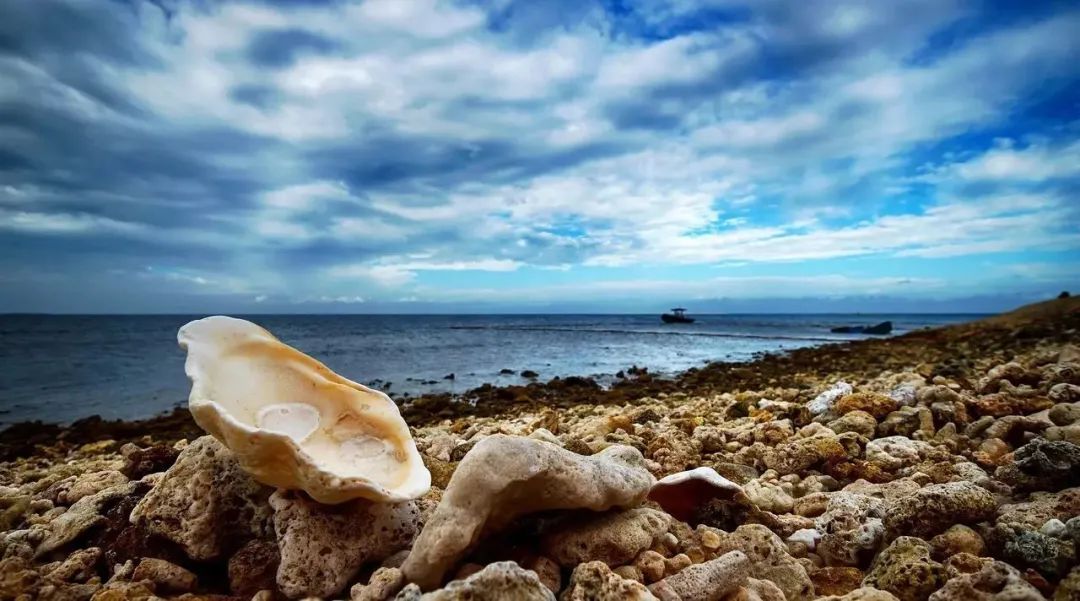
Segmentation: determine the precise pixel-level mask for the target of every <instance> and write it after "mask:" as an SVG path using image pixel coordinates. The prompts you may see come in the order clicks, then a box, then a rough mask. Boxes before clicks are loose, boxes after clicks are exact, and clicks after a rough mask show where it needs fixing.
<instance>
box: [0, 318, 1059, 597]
mask: <svg viewBox="0 0 1080 601" xmlns="http://www.w3.org/2000/svg"><path fill="white" fill-rule="evenodd" d="M398 404H399V408H400V411H401V414H402V416H403V418H404V420H405V422H406V423H407V424H408V426H409V428H410V430H411V434H412V437H413V439H414V440H415V443H416V447H417V449H418V450H419V452H420V454H421V457H422V459H423V463H424V465H425V466H426V467H427V469H428V470H429V471H430V473H431V478H432V488H431V491H430V492H428V493H427V494H425V495H424V496H423V497H421V498H420V499H418V500H417V501H415V511H416V516H417V517H416V520H415V523H414V524H412V525H411V526H410V527H411V528H413V529H415V531H416V533H420V534H419V535H416V533H414V534H413V535H412V536H409V537H407V538H408V540H407V541H403V542H401V544H399V545H396V548H394V549H393V551H387V552H376V551H371V552H369V551H368V550H369V548H373V547H372V545H374V543H372V541H371V540H368V539H363V540H362V541H359V542H357V541H352V539H351V538H350V537H353V536H354V535H353V534H348V533H337V534H334V536H331V537H330V538H326V537H327V536H330V535H329V534H327V533H328V532H330V530H325V529H324V530H319V529H318V528H316V527H315V526H313V525H312V524H314V523H323V522H319V520H320V519H324V518H320V517H318V516H321V515H323V513H321V512H330V513H332V514H333V515H341V511H342V509H341V508H340V506H333V508H330V509H328V508H327V506H321V505H319V504H317V503H315V502H314V501H311V500H309V499H305V498H299V499H298V498H293V497H288V496H283V493H282V492H281V491H279V492H276V493H273V495H271V490H270V489H265V487H263V486H262V485H260V484H258V483H255V482H254V481H250V482H247V483H244V484H243V486H245V487H247V488H244V490H243V491H240V490H239V487H240V486H241V485H240V484H236V483H232V484H228V485H225V484H219V485H217V488H212V489H206V488H205V486H207V485H206V484H205V483H203V484H200V483H199V482H201V480H199V478H205V477H207V476H206V470H211V472H212V471H213V470H223V469H233V468H228V467H222V466H223V465H225V464H224V463H222V462H227V461H228V458H227V454H228V451H227V450H223V451H215V452H214V453H210V455H212V456H214V457H216V458H215V459H214V460H213V461H210V460H209V459H206V457H207V455H206V453H208V452H209V451H207V450H206V449H207V448H210V447H211V446H212V445H214V444H217V443H216V441H214V440H213V439H210V438H204V435H205V433H204V432H203V431H202V430H201V429H200V428H199V427H198V426H197V425H196V424H195V423H194V421H193V420H192V419H191V417H190V414H189V413H188V412H187V410H186V409H177V410H175V411H173V412H171V413H168V414H165V415H161V416H158V417H155V418H151V419H144V420H127V421H122V420H104V419H101V418H87V419H83V420H80V421H76V422H74V423H72V424H70V425H50V424H43V423H23V424H18V425H15V426H12V427H11V428H9V429H6V430H4V431H3V432H0V484H2V485H3V486H2V488H0V530H2V531H3V532H2V534H0V556H2V557H3V559H2V560H0V562H2V563H0V598H4V599H7V598H26V599H29V598H35V596H36V597H37V598H54V599H91V598H93V599H148V598H151V596H158V597H165V598H172V597H181V596H184V595H186V597H185V598H218V599H220V598H226V597H228V598H237V599H251V598H253V597H255V598H259V599H274V598H285V597H289V598H300V597H306V596H319V597H323V598H334V599H342V598H350V596H351V598H352V599H391V598H395V597H396V598H400V599H415V598H420V594H421V589H423V590H424V591H429V592H427V593H426V594H427V595H429V597H425V598H431V599H435V598H438V599H482V598H493V599H494V598H523V599H524V598H528V599H532V598H536V599H542V598H554V597H558V598H560V599H604V598H606V599H616V598H639V599H647V598H660V599H673V598H674V599H698V598H702V599H704V598H710V599H787V600H789V601H790V600H792V599H807V600H809V599H815V598H833V599H836V598H842V599H848V600H855V599H864V600H866V599H882V600H888V599H901V600H903V601H907V600H920V601H921V600H925V599H933V600H935V601H943V600H952V599H974V598H977V599H1004V598H1009V599H1053V600H1059V599H1060V600H1064V599H1075V598H1077V596H1078V595H1080V570H1078V569H1077V563H1078V562H1077V551H1078V549H1077V545H1078V544H1080V517H1078V516H1080V446H1078V444H1080V300H1078V299H1076V298H1066V299H1059V300H1054V301H1047V302H1045V303H1040V304H1036V305H1030V306H1027V307H1024V308H1021V309H1019V310H1017V311H1015V312H1012V313H1008V314H1004V315H1000V316H996V317H991V318H988V319H984V320H980V321H976V322H972V323H966V324H959V325H952V326H947V327H941V328H934V329H925V330H916V331H911V332H908V333H906V334H903V335H900V336H896V337H892V338H882V339H873V338H868V339H861V340H855V341H850V342H830V343H824V344H820V345H815V346H811V347H806V348H796V349H791V350H787V351H783V352H770V353H765V354H763V355H759V356H757V357H755V358H748V359H746V360H742V361H737V362H721V363H710V364H706V365H703V366H701V367H692V368H690V369H687V370H684V371H681V372H679V373H677V374H675V375H670V376H668V375H664V376H660V375H655V374H652V373H650V372H649V371H648V370H626V371H623V372H621V373H620V374H618V377H615V378H612V379H611V381H610V382H604V383H603V385H601V384H600V383H598V382H597V381H596V380H595V379H594V378H590V377H583V376H567V377H559V378H554V379H551V380H548V381H544V382H541V381H522V382H519V383H516V384H512V385H504V386H496V385H492V384H485V385H481V386H478V387H475V388H472V389H469V390H466V391H464V392H456V393H451V392H442V393H433V394H422V395H420V396H416V397H411V398H408V399H398ZM513 445H524V447H522V448H529V449H531V448H533V446H536V448H539V449H542V451H543V453H549V454H550V457H551V458H552V459H550V461H552V462H556V463H557V462H559V461H562V462H569V463H568V464H573V465H576V464H575V463H574V462H584V463H582V465H583V466H592V465H593V464H590V463H588V462H590V461H591V462H594V463H595V464H596V465H604V466H606V465H607V464H606V463H604V462H609V461H614V459H612V457H614V456H618V457H624V456H631V455H632V456H633V457H635V459H634V460H633V461H630V463H625V464H623V463H619V464H618V465H617V466H616V467H617V469H626V470H628V471H627V474H629V475H628V476H627V478H626V479H624V480H625V481H624V482H623V484H619V486H623V485H625V486H629V485H628V484H625V482H630V481H632V480H633V476H634V475H635V474H637V475H640V476H641V477H643V478H647V479H649V480H650V481H653V480H657V479H659V480H661V482H663V481H664V480H663V479H664V478H665V477H672V476H673V475H677V477H676V478H675V480H676V483H675V484H674V485H673V486H675V488H674V489H672V490H675V491H676V493H677V494H675V497H677V499H678V500H679V501H680V502H685V501H687V500H692V501H694V502H693V503H691V506H690V508H689V509H686V508H685V507H683V508H682V509H678V508H677V507H676V505H677V503H676V504H674V505H673V504H672V501H671V499H670V498H665V497H663V494H667V493H663V491H661V493H663V494H660V493H657V492H656V491H657V490H658V489H657V488H656V486H659V485H653V488H650V489H649V490H647V491H646V492H647V493H648V498H647V499H646V498H645V493H642V494H636V495H630V496H631V497H633V500H632V501H626V502H619V503H614V504H613V505H608V506H606V507H605V511H604V512H603V513H598V512H590V511H588V510H585V509H578V510H571V508H573V507H579V506H575V505H573V503H572V502H570V501H567V500H558V499H556V500H550V499H549V501H551V503H549V505H548V506H546V507H547V508H546V509H545V508H541V510H538V511H536V512H535V513H528V514H522V515H513V516H512V519H506V520H501V521H499V524H498V526H497V527H495V526H493V525H489V526H488V527H483V528H480V529H479V530H478V531H477V532H478V535H477V536H478V537H477V539H476V540H475V541H472V543H470V544H469V545H468V546H467V548H464V549H462V550H460V552H458V553H457V554H452V556H447V557H448V558H444V557H443V556H442V555H438V554H439V553H442V551H441V550H442V549H444V548H445V546H446V542H445V541H444V540H441V539H439V538H438V537H437V536H436V534H434V533H431V532H428V531H426V530H430V529H425V526H428V525H430V524H438V523H440V520H443V519H444V518H445V515H444V514H445V513H446V512H447V511H449V510H448V509H447V508H446V505H447V504H448V503H451V502H452V500H460V499H461V498H463V496H464V497H467V496H468V493H467V490H470V489H471V490H477V491H482V490H488V488H485V486H488V485H487V484H484V482H485V480H484V479H485V478H493V477H495V476H493V475H492V474H489V473H487V472H486V471H485V469H484V468H483V465H481V464H480V463H479V462H481V459H479V458H476V457H480V456H481V455H483V456H491V457H495V459H491V460H490V461H492V462H495V463H498V462H499V461H502V460H500V459H498V456H499V454H498V450H499V449H501V448H504V447H505V448H510V447H513ZM530 445H533V446H530ZM218 447H220V445H218ZM474 449H477V450H478V451H479V453H478V454H476V455H470V454H471V453H474ZM222 453H224V456H225V458H222V457H223V455H222ZM178 457H179V459H178ZM470 457H474V458H473V459H470ZM543 457H548V455H543ZM544 461H547V459H545V460H544ZM620 461H622V459H620ZM214 462H217V463H214ZM634 462H638V463H634ZM498 464H499V465H503V464H502V463H498ZM515 465H516V464H514V463H512V462H510V463H507V464H506V465H505V466H504V468H500V469H503V470H504V471H511V472H512V471H513V469H515ZM545 465H546V464H545ZM612 465H614V464H612ZM214 466H216V467H214ZM609 467H610V466H609ZM697 468H711V469H712V470H715V473H716V474H718V475H719V476H720V477H722V479H723V480H724V481H725V482H727V483H728V484H730V485H731V488H724V489H723V490H724V491H726V492H720V490H721V488H723V487H721V488H716V485H715V483H713V484H709V483H708V482H706V481H704V480H701V479H700V478H701V477H700V476H699V475H685V474H688V473H692V472H690V470H695V469H697ZM493 469H494V468H493ZM575 469H576V468H575ZM582 469H585V468H582ZM589 469H593V467H589ZM605 469H608V468H605ZM611 469H616V468H611ZM586 471H587V470H586ZM214 473H216V472H214ZM230 473H231V472H230ZM240 473H241V475H242V472H240ZM575 473H576V472H575ZM582 473H586V472H582ZM589 473H591V472H589ZM184 474H187V475H186V476H185V475H184ZM455 474H457V476H456V478H455ZM582 477H584V476H582ZM180 482H183V483H184V486H179V485H178V483H180ZM560 482H562V481H560ZM687 482H690V483H695V482H697V483H698V484H694V485H693V486H690V485H687V484H686V483H687ZM701 482H705V483H704V484H701ZM571 484H572V486H571ZM586 485H588V486H586ZM559 486H563V487H564V488H566V487H568V488H566V490H567V491H570V490H573V491H578V492H576V493H574V494H575V495H581V494H584V493H581V492H580V491H581V490H586V489H589V490H592V489H594V488H595V487H596V486H599V485H596V484H595V483H593V484H590V483H588V482H585V483H580V482H576V481H574V482H571V483H570V484H567V483H566V482H563V484H560V485H559ZM695 486H696V488H695ZM710 486H712V487H713V488H716V490H713V488H709V487H710ZM724 486H727V485H724ZM575 487H578V488H575ZM581 487H584V488H581ZM590 487H591V488H590ZM170 490H174V491H181V492H182V494H185V495H188V497H189V501H190V500H191V499H196V498H199V497H200V495H209V496H207V497H206V498H207V499H208V501H207V502H206V503H200V504H197V506H192V507H191V508H189V509H187V510H185V511H187V513H184V514H183V516H184V517H183V519H179V518H174V519H172V521H170V520H163V521H158V522H153V521H140V520H138V519H132V518H131V516H132V510H133V509H134V508H135V507H136V506H138V505H140V503H143V501H144V499H146V498H148V495H157V496H161V495H167V493H168V491H170ZM463 490H464V491H466V492H462V491H463ZM558 490H563V489H562V488H557V487H555V485H554V484H552V485H550V486H549V487H548V488H545V487H544V486H540V488H538V489H536V490H534V491H533V493H532V494H541V496H543V494H546V493H544V491H548V492H549V493H550V495H556V496H557V494H556V493H555V492H550V491H558ZM703 490H707V491H711V492H709V493H708V494H704V496H702V495H703V493H702V491H703ZM609 492H610V494H614V492H611V491H609ZM175 494H181V493H175ZM477 494H479V493H477ZM514 494H523V493H522V492H521V491H518V492H515V493H514ZM567 494H568V495H569V493H567ZM230 495H234V496H235V495H239V497H237V498H240V497H243V498H244V499H246V500H245V501H244V504H242V505H237V504H236V503H238V501H236V500H235V499H233V498H232V497H230ZM245 495H246V496H245ZM658 495H659V496H658ZM695 495H697V496H695ZM267 497H269V499H270V500H269V501H267ZM613 498H614V497H613ZM251 499H258V500H255V501H252V500H251ZM448 499H450V500H448ZM162 502H163V501H162ZM172 502H179V501H177V500H173V501H172ZM502 502H503V500H502V497H500V496H493V497H492V498H490V499H480V500H475V503H474V505H472V506H470V507H471V509H469V511H473V510H475V511H481V508H486V509H483V511H486V512H487V514H490V515H493V516H497V515H499V513H500V512H504V513H505V512H507V511H509V510H507V509H506V508H505V507H503V506H502V505H500V503H502ZM358 503H366V501H360V502H358ZM145 504H146V503H143V505H145ZM189 504H190V503H189ZM684 504H685V503H684ZM350 507H353V506H350ZM366 507H367V506H366V505H365V506H363V507H361V506H359V505H357V506H356V507H355V508H354V509H349V510H348V511H353V510H355V511H357V512H360V513H357V514H356V515H357V516H360V517H358V518H357V519H359V520H362V519H364V518H363V516H364V515H367V514H364V513H363V511H368V509H366ZM580 507H584V506H580ZM609 507H610V509H608V508H609ZM237 508H242V509H243V512H242V515H243V517H244V520H242V521H244V523H243V524H236V523H233V524H232V525H231V526H230V527H229V528H224V529H222V530H221V534H220V536H225V534H227V535H228V536H227V537H226V538H222V539H221V540H220V541H216V539H217V537H218V536H219V534H218V533H216V532H215V528H214V527H213V525H215V524H217V525H223V524H226V523H230V522H235V521H236V516H237V515H238V514H236V513H235V512H236V511H237ZM298 508H302V511H301V509H298ZM560 508H561V509H560ZM684 510H685V511H684ZM143 511H148V510H143ZM487 514H485V515H487ZM327 515H329V514H327ZM507 515H509V514H507ZM290 516H291V517H290ZM298 516H299V517H298ZM325 519H330V518H325ZM289 520H294V521H289ZM305 520H306V521H305ZM312 520H314V521H312ZM495 521H496V520H493V521H492V523H493V524H494V522H495ZM358 523H359V522H358ZM200 529H201V530H200ZM195 532H201V533H203V535H204V536H207V537H210V538H211V539H214V540H215V541H216V542H217V543H219V544H217V545H216V546H215V547H214V548H213V549H211V550H210V551H208V552H193V547H192V539H191V537H192V536H193V533H195ZM287 533H292V534H288V535H287ZM304 533H306V534H304ZM305 536H306V537H307V538H305ZM320 537H322V538H320ZM334 537H337V538H334ZM358 540H359V539H358ZM335 541H336V542H335ZM349 541H352V542H349ZM365 541H366V542H365ZM384 542H385V541H384ZM353 543H355V544H354V546H352V547H350V544H353ZM324 544H329V547H328V548H327V549H328V550H327V553H326V555H325V556H324V557H323V559H321V560H319V561H321V562H324V563H325V564H326V566H325V568H323V569H320V570H316V571H315V572H310V571H304V570H303V569H301V568H300V567H298V566H300V565H301V564H303V563H304V562H308V563H310V562H312V561H315V560H314V559H313V558H315V557H317V556H319V553H318V550H317V549H314V548H311V549H309V548H307V547H305V546H304V545H324ZM298 545H299V547H298ZM417 545H420V546H422V547H423V548H422V549H420V548H419V547H418V546H417ZM380 548H383V547H380ZM389 548H390V547H385V549H389ZM410 548H411V549H412V552H413V553H414V554H416V557H427V556H431V557H435V556H436V555H437V556H438V557H439V558H440V561H443V560H445V563H447V566H448V567H447V569H446V572H445V573H439V574H437V575H434V576H432V575H431V574H430V573H429V572H428V571H424V572H423V576H424V577H422V578H421V577H417V574H418V573H420V572H419V571H418V570H417V569H416V567H415V562H417V561H418V560H417V559H413V560H412V561H413V562H414V563H413V564H409V563H408V560H405V559H404V556H405V555H408V553H407V551H408V550H409V549H410ZM348 549H353V551H347V550H348ZM356 549H363V550H364V553H367V555H364V557H365V558H366V561H364V562H363V564H362V565H353V564H352V563H350V562H349V561H345V560H342V559H340V558H338V557H337V555H336V554H338V553H352V554H353V555H356V553H358V552H359V551H356ZM311 553H314V555H312V554H311ZM431 563H437V562H435V561H434V560H432V562H431ZM721 581H723V582H725V584H724V586H722V587H721V586H719V585H718V584H717V583H718V582H721ZM328 583H329V584H328ZM710 587H712V588H710ZM430 591H435V592H430ZM20 595H22V596H21V597H20ZM430 595H435V596H430ZM438 595H442V596H438Z"/></svg>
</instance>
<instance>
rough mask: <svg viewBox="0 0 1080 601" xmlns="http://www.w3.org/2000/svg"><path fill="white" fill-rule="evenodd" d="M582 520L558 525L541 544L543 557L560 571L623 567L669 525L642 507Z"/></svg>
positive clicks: (665, 517) (658, 513)
mask: <svg viewBox="0 0 1080 601" xmlns="http://www.w3.org/2000/svg"><path fill="white" fill-rule="evenodd" d="M582 518H583V519H575V520H571V521H570V522H569V523H567V524H564V525H561V526H560V527H559V528H558V529H557V530H556V531H555V532H551V533H549V534H547V535H545V537H544V539H543V541H542V546H543V549H544V551H545V553H547V555H549V556H550V557H551V558H552V559H554V560H555V561H556V562H558V563H559V564H560V565H562V566H563V567H573V566H576V565H578V564H580V563H585V562H588V561H602V562H604V563H606V564H607V565H609V566H612V567H615V566H619V565H622V564H625V563H627V562H629V561H630V560H632V559H633V558H634V557H637V555H638V553H641V552H642V551H644V550H645V549H648V548H649V547H651V546H652V545H653V542H654V541H655V540H656V539H657V538H658V537H659V536H660V535H661V534H663V533H665V532H667V529H668V525H669V524H670V522H671V518H670V517H668V515H667V514H665V513H664V512H662V511H657V510H655V509H648V508H644V507H639V508H636V509H629V510H626V511H612V512H609V513H606V514H603V515H601V516H592V515H590V516H582Z"/></svg>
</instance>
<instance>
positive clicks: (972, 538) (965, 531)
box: [930, 524, 986, 560]
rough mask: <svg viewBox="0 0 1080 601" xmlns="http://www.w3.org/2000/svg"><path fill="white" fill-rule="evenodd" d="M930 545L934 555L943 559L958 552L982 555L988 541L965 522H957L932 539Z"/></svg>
mask: <svg viewBox="0 0 1080 601" xmlns="http://www.w3.org/2000/svg"><path fill="white" fill-rule="evenodd" d="M930 547H931V548H932V549H933V553H934V557H935V558H936V559H938V560H943V559H946V558H948V557H950V556H952V555H956V554H957V553H971V554H972V555H982V554H983V552H984V551H985V550H986V543H985V542H983V539H982V537H981V536H979V533H978V532H975V531H974V530H972V529H971V528H969V527H968V526H965V525H963V524H956V525H954V526H952V527H950V528H949V529H948V530H946V531H945V532H942V533H941V534H939V535H937V536H935V537H934V538H932V539H930Z"/></svg>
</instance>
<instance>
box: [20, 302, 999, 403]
mask: <svg viewBox="0 0 1080 601" xmlns="http://www.w3.org/2000/svg"><path fill="white" fill-rule="evenodd" d="M198 317H201V316H198V315H123V316H77V315H0V424H5V423H12V422H18V421H25V420H43V421H49V422H69V421H72V420H75V419H79V418H82V417H87V416H90V415H95V414H96V415H101V416H102V417H106V418H140V417H149V416H152V415H155V414H158V413H161V412H163V411H167V410H169V409H171V408H173V407H175V406H178V405H181V404H183V403H184V401H185V400H186V398H187V394H188V388H189V387H188V382H187V379H186V377H185V376H184V353H183V351H181V350H180V349H179V347H177V344H176V331H177V329H178V328H179V327H180V326H182V325H184V324H185V323H187V322H188V321H190V320H192V319H196V318H198ZM694 317H696V318H697V321H696V322H695V323H693V324H671V325H668V324H663V323H661V321H660V319H659V316H657V315H255V316H247V319H250V320H252V321H254V322H256V323H258V324H259V325H261V326H263V327H265V328H267V329H268V330H270V331H271V332H273V333H274V334H275V335H276V336H277V337H278V338H280V339H281V340H283V341H285V342H286V343H288V344H290V345H292V346H294V347H296V348H298V349H300V350H302V351H304V352H305V353H308V354H310V355H312V356H314V357H316V358H318V359H319V360H321V361H322V362H324V363H325V364H326V365H328V366H329V367H330V368H331V369H333V370H335V371H337V372H338V373H340V374H342V375H344V376H345V377H348V378H350V379H352V380H355V381H358V382H361V383H365V384H368V385H371V386H373V387H376V388H379V389H381V390H384V391H386V392H387V393H389V394H390V395H391V396H398V395H402V394H403V393H408V394H411V395H418V394H423V393H428V392H446V391H448V392H452V393H461V392H464V391H466V390H468V389H470V388H474V387H476V386H479V385H480V384H483V383H485V382H490V383H492V384H496V385H500V384H501V385H505V384H521V383H525V382H527V381H528V380H526V379H525V378H523V377H522V376H521V375H519V374H520V372H521V371H523V370H532V371H534V372H537V373H538V374H539V377H538V378H537V379H538V380H539V381H546V380H549V379H551V378H553V377H555V376H569V375H593V376H598V378H599V380H600V382H601V383H605V382H610V381H611V378H612V377H613V374H615V373H616V372H618V371H619V370H622V369H626V368H628V367H630V366H633V365H636V366H639V367H647V368H648V369H649V370H650V371H651V372H653V373H657V374H674V373H676V372H679V371H682V370H685V369H687V368H690V367H694V366H700V365H703V364H705V363H708V362H711V361H741V360H746V359H749V358H751V357H752V356H753V355H754V354H756V353H761V352H763V351H780V350H785V349H793V348H798V347H805V346H812V345H818V344H823V343H828V342H834V341H840V340H852V339H858V338H863V337H864V336H862V335H841V334H831V333H830V332H829V329H830V328H831V327H834V326H839V325H867V324H874V323H878V322H881V321H885V320H891V321H892V322H893V324H894V328H895V329H894V330H893V335H897V334H903V333H904V332H907V331H911V330H914V329H919V328H926V327H934V326H940V325H945V324H950V323H958V322H963V321H970V320H972V319H976V318H978V317H980V316H978V315H927V314H916V315H869V314H858V315H855V314H851V315H695V316H694ZM503 370H509V371H511V372H513V373H503ZM450 374H453V376H454V377H453V379H449V378H447V376H449V375H450Z"/></svg>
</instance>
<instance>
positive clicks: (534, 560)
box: [521, 555, 562, 595]
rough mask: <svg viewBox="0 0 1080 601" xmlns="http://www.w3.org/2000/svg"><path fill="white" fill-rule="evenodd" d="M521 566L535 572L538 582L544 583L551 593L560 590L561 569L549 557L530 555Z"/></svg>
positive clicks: (557, 592)
mask: <svg viewBox="0 0 1080 601" xmlns="http://www.w3.org/2000/svg"><path fill="white" fill-rule="evenodd" d="M521 567H523V568H525V569H526V570H532V571H534V572H536V575H537V577H539V578H540V582H542V583H544V586H546V587H548V590H550V591H551V592H552V593H555V594H556V595H557V594H559V591H560V590H562V569H561V568H560V567H559V564H558V563H556V562H555V560H553V559H551V558H550V557H545V556H543V555H537V556H534V557H530V558H529V559H527V560H526V561H524V562H523V565H522V566H521Z"/></svg>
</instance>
